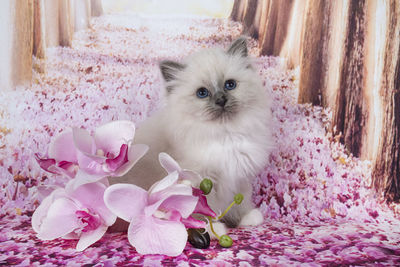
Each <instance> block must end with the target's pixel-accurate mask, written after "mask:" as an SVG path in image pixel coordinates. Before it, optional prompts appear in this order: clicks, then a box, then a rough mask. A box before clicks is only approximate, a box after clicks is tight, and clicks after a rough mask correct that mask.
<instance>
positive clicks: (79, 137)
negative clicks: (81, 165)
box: [72, 128, 96, 155]
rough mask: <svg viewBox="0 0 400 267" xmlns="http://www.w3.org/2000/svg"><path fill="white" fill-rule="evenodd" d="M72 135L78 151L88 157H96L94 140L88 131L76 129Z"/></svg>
mask: <svg viewBox="0 0 400 267" xmlns="http://www.w3.org/2000/svg"><path fill="white" fill-rule="evenodd" d="M72 133H73V140H74V144H75V147H76V148H77V149H78V150H80V151H81V152H83V153H85V154H88V155H94V154H95V153H96V146H95V143H94V140H93V138H92V137H91V136H90V134H89V133H88V131H86V130H85V129H81V128H74V129H73V130H72Z"/></svg>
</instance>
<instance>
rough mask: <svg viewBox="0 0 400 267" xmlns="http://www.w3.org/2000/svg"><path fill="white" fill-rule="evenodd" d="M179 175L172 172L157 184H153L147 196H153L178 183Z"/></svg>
mask: <svg viewBox="0 0 400 267" xmlns="http://www.w3.org/2000/svg"><path fill="white" fill-rule="evenodd" d="M178 178H179V174H178V172H176V171H175V172H172V173H170V174H168V175H167V176H165V177H164V178H163V179H162V180H160V181H158V182H157V183H155V184H153V185H152V186H151V187H150V189H149V194H154V193H157V192H159V191H162V190H164V189H166V188H168V187H170V186H172V185H173V184H175V183H176V182H177V181H178Z"/></svg>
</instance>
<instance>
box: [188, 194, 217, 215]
mask: <svg viewBox="0 0 400 267" xmlns="http://www.w3.org/2000/svg"><path fill="white" fill-rule="evenodd" d="M193 196H197V197H199V201H198V202H197V206H196V208H195V209H194V211H193V213H199V214H203V215H205V216H211V217H215V216H217V214H215V212H214V211H213V210H212V209H211V208H210V206H208V203H207V198H206V196H205V195H204V193H203V191H201V190H200V189H198V188H193Z"/></svg>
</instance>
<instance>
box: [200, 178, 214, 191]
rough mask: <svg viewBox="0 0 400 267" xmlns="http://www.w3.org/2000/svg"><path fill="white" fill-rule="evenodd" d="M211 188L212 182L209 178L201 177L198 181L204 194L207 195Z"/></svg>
mask: <svg viewBox="0 0 400 267" xmlns="http://www.w3.org/2000/svg"><path fill="white" fill-rule="evenodd" d="M212 188H213V182H211V180H210V179H207V178H205V179H203V181H201V183H200V190H201V191H203V193H204V195H208V194H209V193H210V192H211V189H212Z"/></svg>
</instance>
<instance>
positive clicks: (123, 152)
mask: <svg viewBox="0 0 400 267" xmlns="http://www.w3.org/2000/svg"><path fill="white" fill-rule="evenodd" d="M127 162H128V145H127V144H123V145H122V146H121V148H120V150H119V154H118V156H116V157H115V158H113V159H106V164H107V167H108V169H109V170H110V171H111V172H114V171H116V170H117V169H118V168H120V167H121V166H122V165H124V164H125V163H127Z"/></svg>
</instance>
